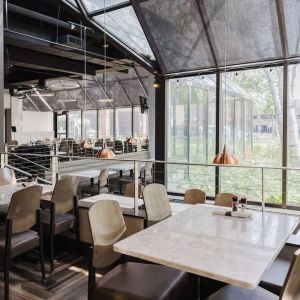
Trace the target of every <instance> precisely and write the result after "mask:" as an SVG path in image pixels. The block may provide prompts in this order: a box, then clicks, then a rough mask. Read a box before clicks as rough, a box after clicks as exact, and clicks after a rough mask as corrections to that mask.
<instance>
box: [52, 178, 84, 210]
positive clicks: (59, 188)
mask: <svg viewBox="0 0 300 300" xmlns="http://www.w3.org/2000/svg"><path fill="white" fill-rule="evenodd" d="M77 188H78V177H76V176H68V177H65V178H63V179H60V180H58V181H57V182H56V184H55V187H54V191H53V194H52V198H51V201H52V202H55V213H57V214H61V215H63V214H65V213H67V212H69V211H70V210H71V209H73V208H74V197H75V196H76V195H77Z"/></svg>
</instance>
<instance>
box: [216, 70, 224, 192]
mask: <svg viewBox="0 0 300 300" xmlns="http://www.w3.org/2000/svg"><path fill="white" fill-rule="evenodd" d="M221 88H222V84H221V73H220V72H217V74H216V149H215V154H216V155H217V154H219V152H220V144H221V143H220V142H221V136H222V131H221V128H222V123H223V118H222V117H221V113H223V112H222V109H221V108H222V105H221ZM220 174H221V172H220V168H219V167H216V168H215V194H218V193H219V192H220V182H221V181H220Z"/></svg>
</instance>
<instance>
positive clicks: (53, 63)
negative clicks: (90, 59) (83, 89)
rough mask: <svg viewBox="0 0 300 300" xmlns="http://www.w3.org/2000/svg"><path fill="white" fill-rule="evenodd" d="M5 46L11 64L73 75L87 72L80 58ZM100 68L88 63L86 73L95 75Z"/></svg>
mask: <svg viewBox="0 0 300 300" xmlns="http://www.w3.org/2000/svg"><path fill="white" fill-rule="evenodd" d="M5 48H6V49H7V50H8V61H9V64H11V65H16V66H23V67H27V68H35V69H39V68H41V69H43V70H45V69H47V70H52V71H55V72H57V71H58V72H64V73H67V74H73V75H82V74H85V68H84V63H83V62H82V61H79V60H72V59H68V58H65V57H60V56H55V55H50V54H47V53H42V52H38V51H32V50H29V49H25V48H21V47H15V46H11V45H8V46H6V47H5ZM99 69H102V67H100V66H99V65H94V64H90V63H87V64H86V73H87V74H88V75H95V74H96V71H97V70H99Z"/></svg>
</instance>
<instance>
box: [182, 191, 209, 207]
mask: <svg viewBox="0 0 300 300" xmlns="http://www.w3.org/2000/svg"><path fill="white" fill-rule="evenodd" d="M205 199H206V194H205V192H203V191H201V190H199V189H189V190H186V191H185V194H184V203H186V204H199V203H205Z"/></svg>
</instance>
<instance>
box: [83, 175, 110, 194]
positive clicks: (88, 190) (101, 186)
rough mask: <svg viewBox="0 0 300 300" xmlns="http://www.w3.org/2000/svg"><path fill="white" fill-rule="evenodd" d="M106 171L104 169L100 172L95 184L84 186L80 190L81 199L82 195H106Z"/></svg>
mask: <svg viewBox="0 0 300 300" xmlns="http://www.w3.org/2000/svg"><path fill="white" fill-rule="evenodd" d="M108 174H109V173H108V170H107V169H104V170H101V171H100V174H99V176H98V182H97V184H93V185H89V186H85V187H82V188H81V193H82V197H83V196H84V195H90V196H94V195H99V194H106V193H108V187H107V185H108Z"/></svg>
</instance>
